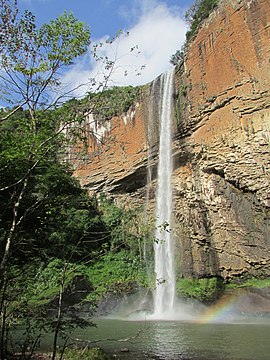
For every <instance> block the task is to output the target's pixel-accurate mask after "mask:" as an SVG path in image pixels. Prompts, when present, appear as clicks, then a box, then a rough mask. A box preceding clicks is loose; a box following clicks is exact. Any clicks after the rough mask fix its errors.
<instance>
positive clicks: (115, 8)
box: [18, 0, 193, 96]
mask: <svg viewBox="0 0 270 360" xmlns="http://www.w3.org/2000/svg"><path fill="white" fill-rule="evenodd" d="M18 3H19V7H20V9H22V10H24V9H28V10H30V11H32V12H33V13H34V15H35V16H36V20H37V23H38V25H41V24H43V23H45V22H48V21H50V20H51V19H54V18H56V17H57V16H59V15H60V14H62V13H63V12H64V11H65V10H66V11H72V12H73V14H74V15H75V16H76V17H77V18H78V19H79V20H81V21H84V22H85V23H87V24H88V25H89V26H90V29H91V37H92V41H93V43H94V42H100V41H104V40H106V38H107V37H108V36H112V35H114V34H115V33H116V32H117V31H118V30H120V29H121V30H123V31H128V32H129V36H128V37H126V36H124V35H123V36H122V37H120V38H118V39H117V41H116V43H115V44H113V46H111V47H110V48H109V46H108V47H106V48H103V52H104V54H106V55H108V56H109V57H113V60H115V61H116V66H115V70H114V72H113V74H112V77H111V84H112V85H120V86H122V85H140V84H145V83H147V82H149V81H152V80H153V79H154V78H155V77H157V76H158V75H159V74H161V73H162V72H164V71H166V70H167V69H168V68H169V67H171V65H170V63H169V60H170V57H171V55H172V54H174V53H175V52H176V50H178V49H180V48H181V46H182V44H183V42H184V40H185V32H186V30H187V25H186V23H185V21H184V14H185V11H186V10H187V9H188V8H189V7H190V5H191V4H192V3H193V0H126V1H124V0H18ZM134 46H136V51H133V52H130V49H131V48H133V47H134ZM103 75H104V71H103V69H102V68H101V65H100V64H95V63H94V61H93V59H92V57H91V53H90V51H89V52H88V53H87V54H86V55H85V56H84V57H82V58H81V59H78V61H77V62H76V64H75V65H74V66H73V67H72V68H70V69H69V71H68V72H67V73H66V74H65V76H64V77H63V79H62V80H63V81H64V83H66V84H67V85H68V86H69V87H75V86H78V85H79V84H81V83H87V79H89V78H93V77H96V78H98V79H99V80H100V81H102V76H103ZM87 90H90V89H87V86H85V87H80V88H79V89H78V90H77V93H76V94H75V95H78V96H80V95H83V93H84V92H85V91H87Z"/></svg>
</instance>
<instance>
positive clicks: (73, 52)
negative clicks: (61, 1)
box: [38, 12, 90, 70]
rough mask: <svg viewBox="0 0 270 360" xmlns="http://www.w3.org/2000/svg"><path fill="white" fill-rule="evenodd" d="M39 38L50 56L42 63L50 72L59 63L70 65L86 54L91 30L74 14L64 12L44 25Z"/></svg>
mask: <svg viewBox="0 0 270 360" xmlns="http://www.w3.org/2000/svg"><path fill="white" fill-rule="evenodd" d="M38 38H39V44H40V46H42V47H44V48H45V49H46V52H47V54H48V55H47V59H46V60H45V61H44V62H43V63H42V66H43V67H44V69H46V70H48V69H50V67H51V66H52V65H53V64H56V63H58V62H63V63H64V64H65V65H70V64H72V62H73V60H74V59H75V58H76V57H78V56H80V55H82V54H84V53H85V52H86V50H87V46H88V45H90V29H89V28H88V26H86V25H85V24H84V23H83V22H81V21H78V20H77V19H76V18H75V17H74V15H73V14H72V13H67V12H64V14H63V15H60V16H59V17H58V18H57V19H56V20H51V21H50V22H49V23H48V24H44V25H43V26H42V27H41V28H40V30H39V32H38ZM46 61H47V62H46Z"/></svg>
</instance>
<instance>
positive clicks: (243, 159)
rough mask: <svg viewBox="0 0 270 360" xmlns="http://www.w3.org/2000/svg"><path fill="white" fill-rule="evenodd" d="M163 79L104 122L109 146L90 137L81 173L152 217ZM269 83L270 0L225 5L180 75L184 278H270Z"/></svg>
mask: <svg viewBox="0 0 270 360" xmlns="http://www.w3.org/2000/svg"><path fill="white" fill-rule="evenodd" d="M159 81H160V79H156V80H155V86H153V84H149V85H148V86H146V87H145V88H144V89H143V96H142V97H141V99H138V102H137V103H136V104H134V107H133V108H131V109H130V110H129V112H128V113H127V114H123V116H122V117H120V118H119V117H118V118H114V119H112V120H111V121H110V123H109V124H108V125H107V126H105V125H104V124H103V125H102V126H103V128H102V129H103V137H106V142H105V145H103V144H102V143H101V142H99V141H97V140H96V139H90V140H91V141H90V146H89V154H88V158H87V160H85V161H84V162H83V163H82V164H80V166H79V165H78V164H77V168H76V171H75V175H76V176H78V177H79V178H80V180H81V183H82V184H83V185H84V186H86V187H88V188H89V189H90V190H92V191H104V192H107V193H110V194H111V195H113V196H115V197H116V198H117V200H118V201H120V202H122V203H126V204H133V203H136V204H142V203H146V198H147V199H148V211H149V212H152V213H153V209H154V198H155V196H154V194H155V182H156V180H155V176H156V175H155V174H156V160H157V148H158V133H159V131H158V130H159V123H158V114H157V112H158V106H157V104H158V101H159V98H160V93H159V91H158V88H159V87H158V86H157V83H158V82H159ZM269 84H270V3H269V1H268V0H242V1H240V0H239V1H238V0H226V1H225V0H224V1H221V4H220V6H219V8H218V9H216V10H215V11H214V12H213V13H212V14H211V16H210V18H209V19H208V20H207V21H206V22H205V23H204V24H203V25H202V27H201V28H200V30H199V32H198V34H197V36H196V38H195V39H194V40H193V41H192V42H191V43H190V44H189V46H188V49H187V52H186V56H185V61H184V63H183V64H182V65H181V66H179V67H178V69H177V71H176V76H175V107H176V116H175V129H174V134H175V135H174V140H173V153H174V174H173V188H174V224H173V225H174V226H173V228H174V232H175V239H176V246H177V254H178V257H179V266H178V267H179V269H180V272H181V274H183V276H187V277H190V276H194V277H205V276H221V277H223V278H225V279H227V278H231V277H235V276H245V275H247V274H248V275H256V276H257V275H260V276H263V275H269V274H270V235H269V234H270V221H269V208H270V193H269V185H270V181H269V172H270V156H269V153H270V152H269V150H270V87H269ZM104 129H105V130H104ZM149 170H151V171H149ZM147 179H148V180H149V179H150V182H149V183H148V185H147Z"/></svg>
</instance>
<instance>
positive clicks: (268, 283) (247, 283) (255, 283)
mask: <svg viewBox="0 0 270 360" xmlns="http://www.w3.org/2000/svg"><path fill="white" fill-rule="evenodd" d="M246 287H253V288H257V289H262V288H265V287H270V279H258V278H255V277H252V278H249V279H246V280H241V281H237V280H236V279H235V280H234V281H231V282H229V283H228V284H226V288H227V289H238V288H246Z"/></svg>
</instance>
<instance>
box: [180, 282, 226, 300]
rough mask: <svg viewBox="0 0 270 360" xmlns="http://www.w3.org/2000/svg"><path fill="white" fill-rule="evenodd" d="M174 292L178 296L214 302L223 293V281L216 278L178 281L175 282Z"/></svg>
mask: <svg viewBox="0 0 270 360" xmlns="http://www.w3.org/2000/svg"><path fill="white" fill-rule="evenodd" d="M176 291H177V294H178V295H179V296H183V297H188V298H193V299H196V300H199V301H202V302H205V303H209V302H212V301H214V300H216V299H217V297H218V296H219V295H220V293H221V292H222V291H223V281H222V280H221V279H220V278H216V277H213V278H202V279H180V280H178V281H177V284H176Z"/></svg>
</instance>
